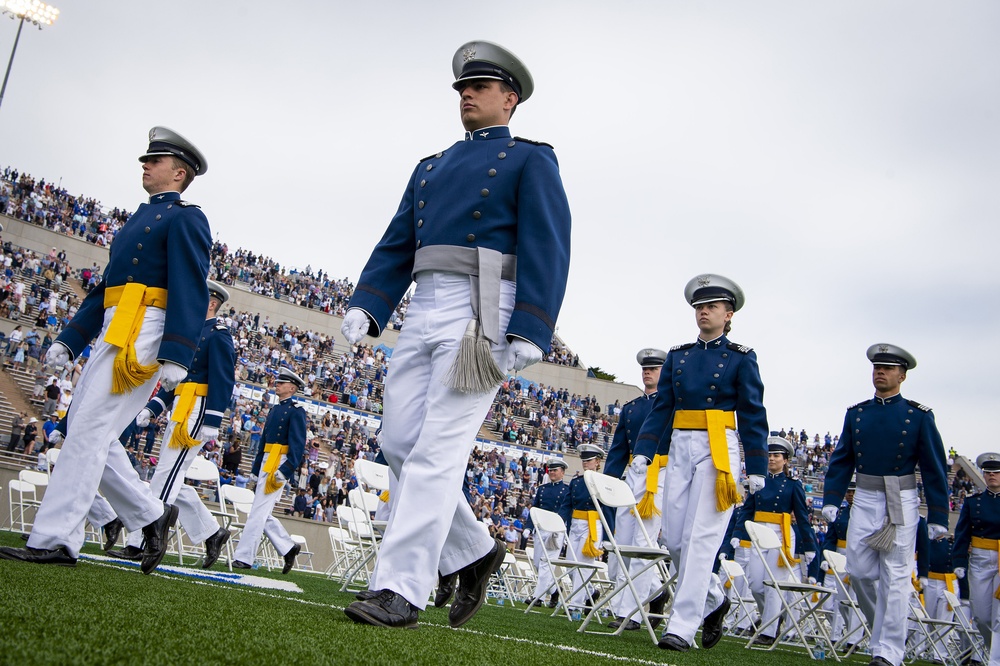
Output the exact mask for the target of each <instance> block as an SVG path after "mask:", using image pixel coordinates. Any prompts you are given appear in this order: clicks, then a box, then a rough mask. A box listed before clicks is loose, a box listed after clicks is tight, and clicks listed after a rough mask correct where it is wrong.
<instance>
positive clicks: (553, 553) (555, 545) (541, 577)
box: [531, 529, 564, 599]
mask: <svg viewBox="0 0 1000 666" xmlns="http://www.w3.org/2000/svg"><path fill="white" fill-rule="evenodd" d="M563 541H564V537H563V535H562V533H559V534H553V533H552V532H546V531H544V530H539V529H536V530H535V539H534V543H535V552H534V553H533V554H532V560H533V562H534V564H535V571H537V572H538V580H537V581H536V582H535V591H534V593H533V594H532V595H531V597H532V598H533V599H540V598H541V597H542V595H543V594H551V593H553V592H555V591H556V589H557V588H556V583H555V580H554V579H553V578H552V570H551V569H549V567H548V566H546V564H545V557H544V555H543V554H542V553H543V551H544V552H545V553H547V554H548V556H549V559H550V560H556V559H559V553H560V552H562V547H563Z"/></svg>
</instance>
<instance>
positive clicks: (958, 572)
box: [955, 567, 965, 578]
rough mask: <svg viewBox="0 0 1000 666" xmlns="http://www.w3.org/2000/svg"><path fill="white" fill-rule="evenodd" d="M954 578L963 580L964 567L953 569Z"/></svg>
mask: <svg viewBox="0 0 1000 666" xmlns="http://www.w3.org/2000/svg"><path fill="white" fill-rule="evenodd" d="M955 578H965V567H955Z"/></svg>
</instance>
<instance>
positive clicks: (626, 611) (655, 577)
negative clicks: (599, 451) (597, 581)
mask: <svg viewBox="0 0 1000 666" xmlns="http://www.w3.org/2000/svg"><path fill="white" fill-rule="evenodd" d="M666 477H667V469H666V468H665V467H661V468H660V473H659V479H658V480H657V486H656V494H655V495H653V504H654V505H655V506H656V508H657V509H660V510H661V515H662V509H663V484H664V481H665V479H666ZM625 482H626V483H627V484H628V485H629V487H630V488H631V489H632V494H633V496H634V497H635V500H636V503H638V502H639V500H641V499H642V498H643V496H644V495H645V494H646V475H645V474H643V475H642V476H639V475H637V474H635V473H634V472H633V471H632V467H631V466H629V467H628V471H627V472H626V474H625ZM640 521H641V522H642V525H643V527H645V528H646V534H648V535H649V541H647V540H646V539H645V538H644V537H643V536H642V530H641V529H640V528H639V522H640ZM661 522H662V519H661V517H660V516H657V515H655V513H654V515H652V516H650V517H649V518H639V517H638V516H636V515H634V514H633V513H632V512H631V511H630V510H629V509H618V512H617V514H616V515H615V540H616V541H617V542H618V543H619V544H621V545H623V546H643V547H647V548H656V547H657V544H658V539H659V536H660V523H661ZM608 560H609V564H610V562H611V561H615V563H616V564H617V560H615V558H614V557H609V558H608ZM647 564H649V560H641V559H635V560H633V561H631V562H629V564H628V570H629V574H630V575H632V582H633V584H634V585H635V591H636V592H638V593H639V596H640V597H641V598H643V599H645V598H646V597H649V596H650V595H652V594H653V593H654V592H656V591H657V590H658V589H660V587H661V586H662V585H663V580H661V579H660V575H659V574H658V573H657V569H656V567H651V568H649V569H647V570H646V571H644V572H643V573H642V574H641V575H639V576H638V577H636V576H635V573H636V572H637V571H638V570H639V569H641V568H642V567H644V566H646V565H647ZM610 568H611V567H610V566H609V569H610ZM614 570H615V572H616V574H615V585H618V584H621V583H624V582H625V573H624V572H623V571H621V567H619V566H615V567H614ZM611 612H612V613H614V614H615V617H627V618H628V619H630V620H635V621H636V622H639V621H640V619H641V618H642V615H641V614H640V613H639V607H638V606H637V605H636V603H635V599H634V598H633V597H632V593H631V592H630V591H629V590H628V588H625V589H624V590H622V591H621V592H619V593H618V596H616V597H615V598H614V599H613V600H612V601H611Z"/></svg>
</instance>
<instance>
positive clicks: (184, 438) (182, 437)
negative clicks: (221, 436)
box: [170, 423, 201, 449]
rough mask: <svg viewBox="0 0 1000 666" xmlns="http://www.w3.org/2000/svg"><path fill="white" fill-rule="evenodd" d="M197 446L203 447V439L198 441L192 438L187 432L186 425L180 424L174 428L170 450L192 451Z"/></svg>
mask: <svg viewBox="0 0 1000 666" xmlns="http://www.w3.org/2000/svg"><path fill="white" fill-rule="evenodd" d="M195 446H201V439H200V438H199V439H196V438H194V437H191V435H189V434H188V431H187V424H186V423H178V424H177V425H175V426H174V434H173V436H172V437H171V438H170V448H172V449H190V448H193V447H195Z"/></svg>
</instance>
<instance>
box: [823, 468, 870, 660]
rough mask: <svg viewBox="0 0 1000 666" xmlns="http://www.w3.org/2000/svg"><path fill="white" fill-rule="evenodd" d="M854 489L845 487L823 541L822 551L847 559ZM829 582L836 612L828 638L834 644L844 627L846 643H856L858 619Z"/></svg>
mask: <svg viewBox="0 0 1000 666" xmlns="http://www.w3.org/2000/svg"><path fill="white" fill-rule="evenodd" d="M856 488H857V484H856V482H855V481H854V480H851V482H850V483H849V484H848V486H847V492H846V493H845V494H844V501H843V503H842V504H841V506H840V511H839V512H838V513H837V519H836V520H834V521H833V522H831V523H828V525H827V529H826V539H825V540H824V541H823V550H824V551H826V550H832V551H833V552H835V553H840V554H841V555H843V556H844V557H847V531H848V526H849V525H850V524H851V507H852V506H853V505H854V491H855V489H856ZM829 582H830V583H831V584H829V585H826V587H829V588H831V589H836V590H837V593H836V594H834V595H831V596H830V597H829V599H831V600H833V604H834V605H833V607H832V608H833V609H836V611H837V612H836V613H834V616H833V630H832V631H831V632H830V638H831V639H832V640H833V641H834V642H835V643H836V642H837V641H839V640H840V638H841V636H843V635H844V627H845V626H846V627H847V632H848V633H847V635H848V640H847V643H851V644H853V643H857V642H858V641H859V640H861V638H862V634H861V633H859V632H861V631H862V630H861V621H860V618H858V616H857V614H856V613H854V612H853V611H852V610H851V609H850V608H849V607H847V606H844V605H843V604H841V603H840V602H841V601H846V599H844V597H843V593H841V591H840V588H839V587H837V586H836V585H835V584H832V581H829ZM847 583H848V587H847V591H848V593H849V594H850V596H851V599H852V600H854V602H855V603H856V602H857V600H858V596H857V593H856V592H855V591H854V588H853V587H851V586H850V579H848V581H847Z"/></svg>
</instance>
